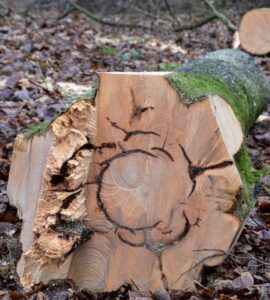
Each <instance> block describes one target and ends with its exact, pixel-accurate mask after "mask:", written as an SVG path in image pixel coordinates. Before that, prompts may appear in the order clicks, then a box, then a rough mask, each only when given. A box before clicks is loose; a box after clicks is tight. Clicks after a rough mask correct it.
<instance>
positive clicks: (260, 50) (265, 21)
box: [239, 8, 270, 55]
mask: <svg viewBox="0 0 270 300" xmlns="http://www.w3.org/2000/svg"><path fill="white" fill-rule="evenodd" d="M239 34H240V43H241V45H242V47H243V48H244V49H245V50H246V51H247V52H250V53H252V54H255V55H263V54H267V53H269V52H270V8H259V9H254V10H251V11H249V12H248V13H246V14H245V15H244V17H243V18H242V20H241V23H240V31H239Z"/></svg>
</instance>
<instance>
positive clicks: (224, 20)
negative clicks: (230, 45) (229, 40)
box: [204, 0, 237, 32]
mask: <svg viewBox="0 0 270 300" xmlns="http://www.w3.org/2000/svg"><path fill="white" fill-rule="evenodd" d="M204 2H205V4H206V5H207V6H208V7H209V8H210V9H211V10H212V12H213V14H214V15H215V16H216V18H218V19H219V20H220V21H221V22H222V23H223V24H224V25H225V26H226V27H227V28H228V29H229V30H230V31H232V32H235V31H237V27H236V26H235V25H234V24H233V23H232V22H231V21H230V20H229V19H228V18H227V17H226V16H225V15H223V14H222V13H220V12H219V11H218V10H217V9H216V8H215V6H214V5H213V4H212V3H211V2H210V1H209V0H204Z"/></svg>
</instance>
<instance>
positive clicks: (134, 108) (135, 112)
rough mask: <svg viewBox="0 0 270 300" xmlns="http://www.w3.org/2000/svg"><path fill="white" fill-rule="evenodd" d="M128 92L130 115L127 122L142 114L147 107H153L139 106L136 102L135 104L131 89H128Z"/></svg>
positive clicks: (151, 107) (148, 107) (149, 107)
mask: <svg viewBox="0 0 270 300" xmlns="http://www.w3.org/2000/svg"><path fill="white" fill-rule="evenodd" d="M130 94H131V99H132V115H131V118H130V121H129V124H131V123H132V121H133V119H134V118H136V117H141V115H142V114H143V113H144V112H145V111H147V110H149V109H154V107H153V106H146V107H141V106H140V105H137V104H136V101H135V95H134V91H133V89H130Z"/></svg>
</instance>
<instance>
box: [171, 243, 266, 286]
mask: <svg viewBox="0 0 270 300" xmlns="http://www.w3.org/2000/svg"><path fill="white" fill-rule="evenodd" d="M193 251H194V252H206V251H216V252H219V253H217V254H213V255H209V256H206V257H204V258H202V259H201V260H200V261H198V262H197V263H196V264H194V265H193V266H192V267H190V268H189V269H188V270H186V271H185V272H184V273H182V274H181V275H180V276H179V277H178V278H177V279H176V280H175V281H174V283H173V285H174V284H175V283H176V282H177V281H178V280H180V279H181V278H182V277H183V276H184V275H185V274H187V273H188V272H190V271H192V270H193V269H195V268H196V267H197V266H199V265H200V264H202V263H203V262H204V261H205V260H207V259H209V258H214V257H219V256H230V257H233V258H245V257H241V256H239V255H234V254H231V253H229V252H227V251H224V250H222V249H198V250H193ZM240 252H241V253H244V254H246V255H248V256H249V257H250V258H252V259H254V260H256V261H257V262H259V263H261V264H263V265H266V266H270V263H268V262H265V261H262V260H260V259H258V258H256V257H255V256H254V255H252V254H250V253H248V252H244V251H240Z"/></svg>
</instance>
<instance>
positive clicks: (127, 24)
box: [68, 0, 151, 29]
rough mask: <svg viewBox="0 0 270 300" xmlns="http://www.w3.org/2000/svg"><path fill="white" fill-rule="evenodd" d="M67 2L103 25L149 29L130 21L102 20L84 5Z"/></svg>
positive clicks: (71, 1) (70, 0)
mask: <svg viewBox="0 0 270 300" xmlns="http://www.w3.org/2000/svg"><path fill="white" fill-rule="evenodd" d="M68 2H69V3H70V4H71V5H72V6H73V7H74V8H75V9H77V10H78V11H80V12H82V13H83V14H85V15H86V16H87V17H89V18H90V19H92V20H93V21H95V22H97V23H100V24H104V25H110V26H115V27H127V28H142V29H151V28H150V27H148V26H145V25H141V24H131V23H121V22H114V21H109V20H104V19H102V18H100V17H99V16H97V15H95V14H93V13H91V12H90V11H89V10H87V9H85V8H84V7H82V6H80V5H79V4H77V3H76V2H74V1H73V0H68Z"/></svg>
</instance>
